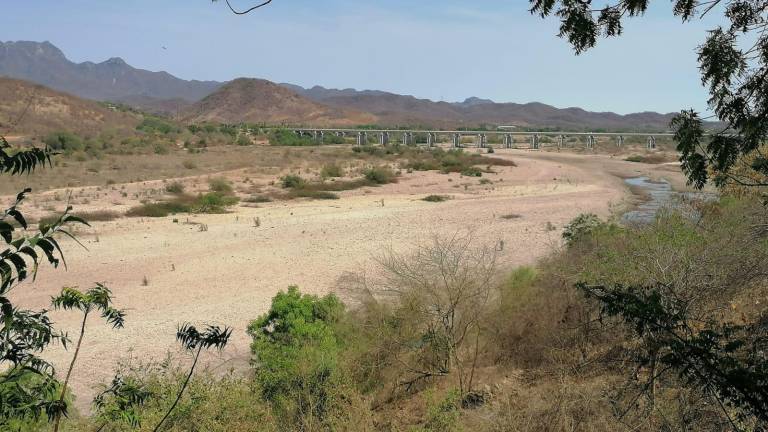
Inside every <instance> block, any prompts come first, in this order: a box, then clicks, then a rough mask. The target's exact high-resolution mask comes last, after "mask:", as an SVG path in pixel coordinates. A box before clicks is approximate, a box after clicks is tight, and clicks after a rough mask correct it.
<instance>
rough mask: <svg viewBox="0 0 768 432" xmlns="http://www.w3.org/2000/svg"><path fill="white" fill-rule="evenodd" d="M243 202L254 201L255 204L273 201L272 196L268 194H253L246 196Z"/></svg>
mask: <svg viewBox="0 0 768 432" xmlns="http://www.w3.org/2000/svg"><path fill="white" fill-rule="evenodd" d="M243 202H247V203H254V204H260V203H268V202H272V198H270V197H268V196H266V195H251V196H249V197H246V198H244V199H243Z"/></svg>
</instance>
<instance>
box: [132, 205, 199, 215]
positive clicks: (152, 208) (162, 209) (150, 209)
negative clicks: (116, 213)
mask: <svg viewBox="0 0 768 432" xmlns="http://www.w3.org/2000/svg"><path fill="white" fill-rule="evenodd" d="M189 211H190V207H189V206H188V205H183V204H181V203H174V202H157V203H146V204H141V205H139V206H136V207H133V208H131V209H129V210H128V211H127V212H126V213H125V215H126V216H129V217H151V218H155V217H166V216H168V215H170V214H173V213H187V212H189Z"/></svg>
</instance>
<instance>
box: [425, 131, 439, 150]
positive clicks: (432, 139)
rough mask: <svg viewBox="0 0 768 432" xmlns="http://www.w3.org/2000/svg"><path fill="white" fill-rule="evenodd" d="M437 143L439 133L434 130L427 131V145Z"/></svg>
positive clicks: (430, 145) (431, 145) (432, 145)
mask: <svg viewBox="0 0 768 432" xmlns="http://www.w3.org/2000/svg"><path fill="white" fill-rule="evenodd" d="M435 145H437V134H436V133H434V132H427V146H428V147H434V146H435Z"/></svg>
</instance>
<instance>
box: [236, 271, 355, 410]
mask: <svg viewBox="0 0 768 432" xmlns="http://www.w3.org/2000/svg"><path fill="white" fill-rule="evenodd" d="M343 312H344V305H343V304H342V303H341V302H340V301H339V300H338V298H336V296H334V295H333V294H329V295H327V296H325V297H322V298H318V297H315V296H311V295H306V294H304V295H302V294H301V293H300V292H299V291H298V288H297V287H295V286H292V287H290V288H288V291H287V292H280V293H278V294H277V295H276V296H275V298H274V299H273V300H272V307H271V308H270V310H269V312H267V313H266V314H265V315H263V316H261V317H259V318H258V319H256V320H254V321H252V322H251V323H250V325H249V326H248V334H249V335H250V336H251V337H252V338H253V343H252V344H251V351H252V352H253V354H254V359H253V363H254V366H255V370H256V381H257V382H258V384H259V386H260V388H261V392H262V396H263V397H264V399H265V400H267V401H269V402H270V403H272V404H273V406H274V408H275V409H276V411H277V412H278V413H282V414H283V415H286V416H289V417H291V418H294V419H297V420H298V419H300V418H303V417H308V418H317V419H320V420H321V419H323V418H325V417H326V416H327V414H328V412H329V410H331V409H332V406H333V404H334V401H333V397H332V396H331V394H332V392H331V391H330V389H332V388H334V387H338V386H340V383H339V382H338V379H339V377H338V376H337V368H338V357H339V353H340V351H341V348H342V341H341V339H340V337H339V335H338V334H337V328H336V325H337V324H338V322H339V320H340V319H341V316H342V314H343Z"/></svg>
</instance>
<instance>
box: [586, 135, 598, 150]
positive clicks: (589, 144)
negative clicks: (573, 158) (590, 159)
mask: <svg viewBox="0 0 768 432" xmlns="http://www.w3.org/2000/svg"><path fill="white" fill-rule="evenodd" d="M595 142H596V140H595V136H594V135H589V136H588V137H587V148H588V149H589V150H592V149H594V148H595Z"/></svg>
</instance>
